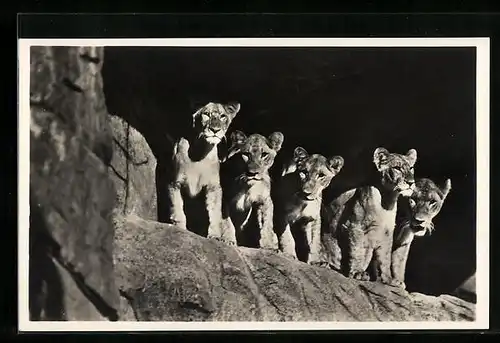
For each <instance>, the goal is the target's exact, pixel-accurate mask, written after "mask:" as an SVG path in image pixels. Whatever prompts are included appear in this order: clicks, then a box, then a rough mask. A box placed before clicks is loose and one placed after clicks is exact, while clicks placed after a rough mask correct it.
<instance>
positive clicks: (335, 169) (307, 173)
mask: <svg viewBox="0 0 500 343" xmlns="http://www.w3.org/2000/svg"><path fill="white" fill-rule="evenodd" d="M292 163H293V165H294V166H293V168H294V169H295V171H294V173H296V174H297V175H298V179H299V184H300V190H299V192H298V194H297V195H299V196H301V197H303V198H304V199H306V200H315V199H318V198H320V197H321V195H322V192H323V190H324V189H325V188H326V187H328V185H329V184H330V182H331V181H332V179H333V177H334V176H335V175H337V174H338V173H339V172H340V170H341V169H342V167H343V166H344V159H343V158H342V156H333V157H330V158H326V157H324V156H322V155H319V154H312V155H309V154H308V152H307V151H306V149H304V148H302V147H297V148H295V150H294V152H293V161H292Z"/></svg>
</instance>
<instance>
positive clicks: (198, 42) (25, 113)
mask: <svg viewBox="0 0 500 343" xmlns="http://www.w3.org/2000/svg"><path fill="white" fill-rule="evenodd" d="M32 45H38V46H43V45H48V46H143V47H144V46H157V47H159V46H178V47H183V46H185V47H187V46H201V47H216V46H219V47H237V46H245V47H266V46H267V47H276V46H281V47H285V46H286V47H299V46H300V47H445V46H446V47H466V46H468V47H476V48H477V61H476V63H477V77H476V81H477V87H476V96H477V98H476V103H477V109H476V111H477V112H476V125H477V126H476V128H477V132H476V137H477V138H476V142H477V176H476V177H477V222H476V230H477V262H476V263H477V269H476V270H477V272H476V282H477V286H476V288H477V304H476V321H474V322H279V323H277V322H31V321H30V320H29V312H28V311H29V310H28V259H29V256H28V251H29V242H28V233H29V231H28V230H29V213H30V212H29V170H30V152H29V142H30V134H29V132H30V110H29V96H28V91H27V90H28V89H29V81H30V61H29V58H30V46H32ZM18 53H19V67H18V68H19V69H18V71H19V115H18V125H19V131H18V132H19V136H18V139H19V142H18V143H19V150H18V156H19V184H18V192H19V203H18V206H19V210H18V218H19V228H18V235H19V236H18V237H19V243H18V261H19V262H18V279H19V280H18V281H19V304H18V306H19V330H20V331H76V330H78V331H184V330H190V331H201V330H203V331H205V330H206V331H214V330H243V331H248V330H380V329H383V330H410V329H424V330H428V329H436V330H437V329H439V330H443V329H445V330H448V329H451V330H467V329H488V328H489V228H490V225H489V179H490V177H489V132H490V130H489V116H490V114H489V99H490V97H489V94H490V86H489V83H490V81H489V80H490V39H489V38H483V37H481V38H230V39H226V38H214V39H212V38H210V39H205V38H204V39H198V38H197V39H20V40H19V41H18Z"/></svg>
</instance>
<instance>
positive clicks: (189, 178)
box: [167, 102, 240, 244]
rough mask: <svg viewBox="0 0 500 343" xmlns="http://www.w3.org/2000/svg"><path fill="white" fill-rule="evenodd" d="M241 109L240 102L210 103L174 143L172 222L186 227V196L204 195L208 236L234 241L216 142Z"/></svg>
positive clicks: (170, 189) (170, 196)
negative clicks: (225, 216) (226, 224)
mask: <svg viewBox="0 0 500 343" xmlns="http://www.w3.org/2000/svg"><path fill="white" fill-rule="evenodd" d="M239 111H240V104H239V103H230V104H220V103H213V102H210V103H208V104H206V105H205V106H203V107H201V108H200V109H199V110H197V111H196V112H195V113H194V114H193V116H192V125H193V126H192V131H191V132H190V135H188V136H186V137H182V138H180V139H179V140H177V141H176V142H175V144H174V149H173V156H172V165H171V170H170V172H169V175H168V176H167V177H168V182H167V196H168V200H169V207H170V211H169V221H170V222H171V223H173V224H175V225H177V226H178V227H180V228H183V229H187V220H186V215H185V213H184V208H183V207H184V199H185V197H189V198H193V197H195V196H197V195H199V194H201V193H203V194H204V196H205V206H206V210H207V214H208V220H209V224H208V238H214V239H218V240H223V241H225V242H227V243H229V244H235V242H236V239H235V234H234V232H231V230H223V228H222V227H221V224H222V189H221V185H220V175H219V170H220V162H219V156H218V151H217V145H218V144H219V142H220V141H221V140H222V138H223V137H224V135H225V134H226V131H227V129H228V127H229V125H230V124H231V122H232V120H233V119H234V117H235V116H236V115H237V113H238V112H239Z"/></svg>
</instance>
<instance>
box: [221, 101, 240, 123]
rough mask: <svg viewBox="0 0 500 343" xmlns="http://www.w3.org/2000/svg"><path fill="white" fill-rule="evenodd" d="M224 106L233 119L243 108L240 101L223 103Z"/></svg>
mask: <svg viewBox="0 0 500 343" xmlns="http://www.w3.org/2000/svg"><path fill="white" fill-rule="evenodd" d="M223 107H224V110H225V111H226V114H227V115H228V116H229V117H231V119H233V118H234V117H236V115H237V114H238V112H239V111H240V109H241V105H240V103H239V102H230V103H228V104H226V105H223Z"/></svg>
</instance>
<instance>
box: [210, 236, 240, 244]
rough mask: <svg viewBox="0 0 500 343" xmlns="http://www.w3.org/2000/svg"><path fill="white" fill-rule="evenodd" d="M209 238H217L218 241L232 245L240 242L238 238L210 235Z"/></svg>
mask: <svg viewBox="0 0 500 343" xmlns="http://www.w3.org/2000/svg"><path fill="white" fill-rule="evenodd" d="M207 238H208V239H213V240H216V241H218V242H222V243H225V244H227V245H230V246H237V245H238V244H237V243H236V240H234V239H229V238H225V237H220V236H215V235H214V236H208V237H207Z"/></svg>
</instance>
